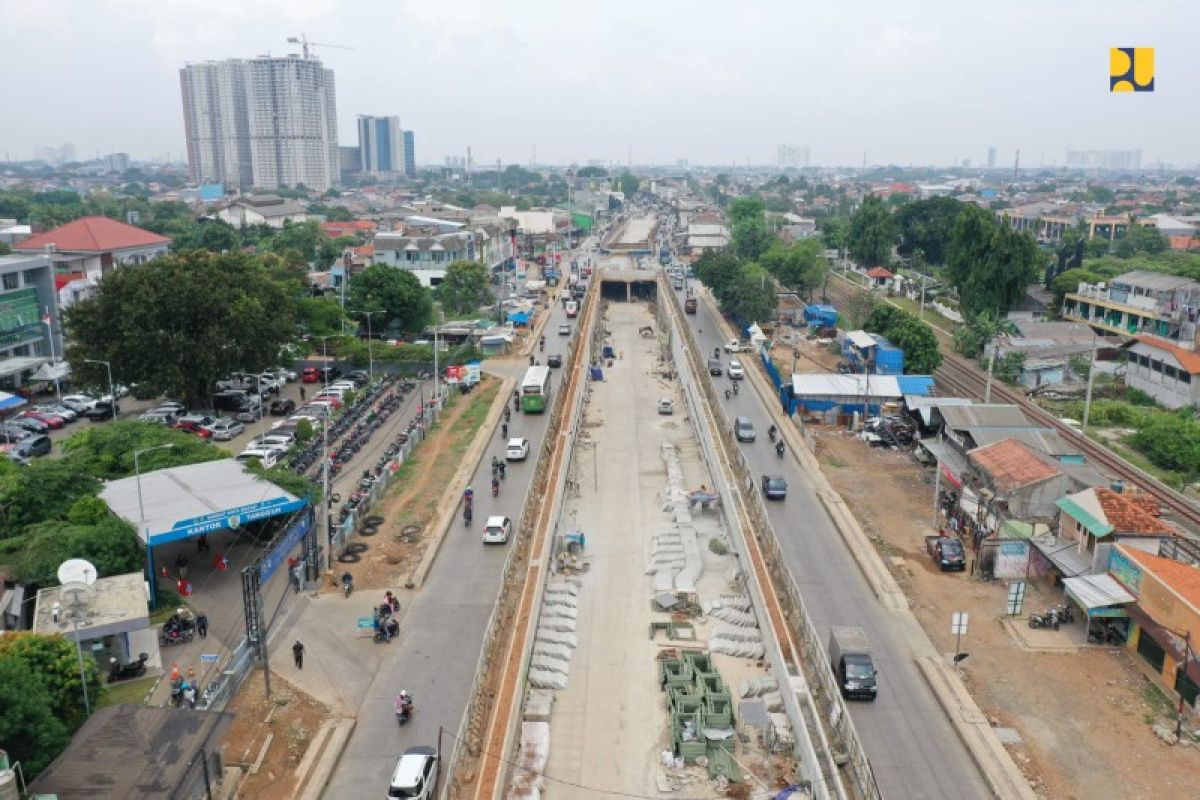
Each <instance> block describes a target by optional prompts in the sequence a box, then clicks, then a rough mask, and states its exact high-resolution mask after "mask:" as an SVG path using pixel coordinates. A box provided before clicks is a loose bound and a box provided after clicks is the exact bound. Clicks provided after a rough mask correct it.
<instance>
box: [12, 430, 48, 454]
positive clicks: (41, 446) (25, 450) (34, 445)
mask: <svg viewBox="0 0 1200 800" xmlns="http://www.w3.org/2000/svg"><path fill="white" fill-rule="evenodd" d="M50 446H51V442H50V437H49V436H47V435H46V434H44V433H35V434H34V435H33V436H30V437H27V438H25V439H22V440H21V441H20V442H18V443H17V445H16V446H14V447H13V452H15V453H17V454H18V455H20V456H23V457H25V458H32V457H34V456H48V455H50Z"/></svg>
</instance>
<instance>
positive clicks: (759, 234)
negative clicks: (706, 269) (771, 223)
mask: <svg viewBox="0 0 1200 800" xmlns="http://www.w3.org/2000/svg"><path fill="white" fill-rule="evenodd" d="M774 238H775V237H773V236H772V235H771V232H770V231H768V230H767V225H766V223H765V222H764V221H763V219H762V218H761V217H759V218H757V219H742V220H738V221H737V222H735V223H733V249H734V251H735V252H736V253H737V254H738V255H739V256H741V257H742V258H744V259H747V260H748V261H756V260H758V257H759V256H760V255H762V254H763V252H764V251H765V250H766V249H767V248H768V247H770V246H771V242H772V241H773V240H774Z"/></svg>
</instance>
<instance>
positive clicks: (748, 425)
mask: <svg viewBox="0 0 1200 800" xmlns="http://www.w3.org/2000/svg"><path fill="white" fill-rule="evenodd" d="M733 435H734V436H736V437H737V440H738V441H739V442H753V441H754V440H755V438H757V434H755V432H754V423H753V422H751V421H750V418H749V417H738V418H737V419H735V420H734V421H733Z"/></svg>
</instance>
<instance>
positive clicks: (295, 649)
mask: <svg viewBox="0 0 1200 800" xmlns="http://www.w3.org/2000/svg"><path fill="white" fill-rule="evenodd" d="M292 658H293V659H295V661H296V669H304V643H303V642H301V641H300V640H299V639H297V640H296V643H295V644H294V645H292Z"/></svg>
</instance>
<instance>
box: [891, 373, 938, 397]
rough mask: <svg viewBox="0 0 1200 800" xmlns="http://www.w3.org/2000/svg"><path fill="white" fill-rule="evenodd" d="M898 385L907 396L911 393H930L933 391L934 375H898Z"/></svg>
mask: <svg viewBox="0 0 1200 800" xmlns="http://www.w3.org/2000/svg"><path fill="white" fill-rule="evenodd" d="M895 378H896V385H897V386H899V387H900V391H901V392H903V393H904V395H905V396H906V397H907V396H909V395H919V394H929V393H930V392H931V391H933V376H932V375H896V376H895Z"/></svg>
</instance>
